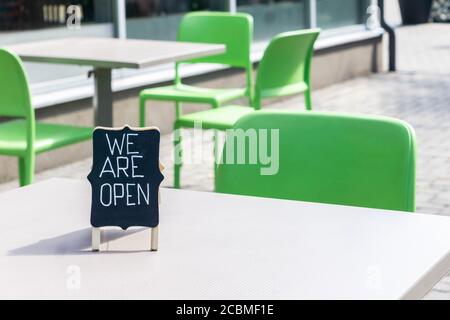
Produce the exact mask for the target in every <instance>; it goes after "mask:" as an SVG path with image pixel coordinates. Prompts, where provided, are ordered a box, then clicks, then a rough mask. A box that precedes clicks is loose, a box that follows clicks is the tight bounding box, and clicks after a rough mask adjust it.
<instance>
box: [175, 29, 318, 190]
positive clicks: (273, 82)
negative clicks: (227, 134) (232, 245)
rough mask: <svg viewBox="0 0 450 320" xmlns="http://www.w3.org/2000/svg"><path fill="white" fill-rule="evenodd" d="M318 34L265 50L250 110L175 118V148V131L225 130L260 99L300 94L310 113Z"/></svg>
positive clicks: (283, 37)
mask: <svg viewBox="0 0 450 320" xmlns="http://www.w3.org/2000/svg"><path fill="white" fill-rule="evenodd" d="M319 33H320V29H308V30H300V31H292V32H284V33H281V34H279V35H277V36H276V37H275V38H274V39H273V40H272V41H271V42H270V44H269V46H268V47H267V49H266V50H265V52H264V55H263V58H262V60H261V62H260V64H259V68H258V73H257V77H256V85H255V93H254V99H252V101H251V107H245V106H233V105H231V106H224V107H220V108H217V109H210V110H205V111H199V112H193V113H189V114H185V115H178V117H177V120H176V121H175V127H174V130H175V136H174V144H175V146H178V148H179V149H181V145H179V143H180V142H181V137H180V133H179V129H181V128H193V127H195V126H196V124H198V123H201V124H202V128H203V129H217V130H226V129H229V128H231V127H232V126H233V125H234V124H235V123H236V121H237V120H239V119H240V118H241V117H243V116H244V115H247V114H249V113H251V112H253V111H255V110H260V109H261V103H262V100H263V99H266V98H276V97H282V96H287V95H293V94H299V93H304V94H305V105H306V109H307V110H311V86H310V73H311V72H310V70H311V60H312V55H313V47H314V43H315V41H316V39H317V37H318V36H319ZM215 148H216V149H217V146H215ZM178 156H179V158H180V159H177V161H176V164H175V171H174V186H175V188H179V187H180V174H181V167H182V159H181V157H182V151H181V150H180V152H179V154H178Z"/></svg>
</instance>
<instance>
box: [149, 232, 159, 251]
mask: <svg viewBox="0 0 450 320" xmlns="http://www.w3.org/2000/svg"><path fill="white" fill-rule="evenodd" d="M151 229H152V235H151V244H150V251H158V227H155V228H151Z"/></svg>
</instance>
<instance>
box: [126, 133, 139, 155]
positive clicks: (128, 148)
mask: <svg viewBox="0 0 450 320" xmlns="http://www.w3.org/2000/svg"><path fill="white" fill-rule="evenodd" d="M137 135H138V134H137V133H129V134H127V154H139V152H137V151H130V146H132V145H133V144H134V143H133V142H130V136H137Z"/></svg>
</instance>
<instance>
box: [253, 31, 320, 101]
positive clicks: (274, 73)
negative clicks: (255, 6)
mask: <svg viewBox="0 0 450 320" xmlns="http://www.w3.org/2000/svg"><path fill="white" fill-rule="evenodd" d="M319 33H320V29H309V30H300V31H292V32H284V33H281V34H279V35H277V36H276V37H275V38H273V40H272V41H271V42H270V44H269V46H268V47H267V49H266V50H265V52H264V56H263V58H262V60H261V62H260V64H259V67H258V74H257V78H256V95H257V96H259V97H260V98H267V97H276V96H281V95H288V94H294V93H300V92H303V91H305V84H306V85H307V86H309V72H310V64H311V57H312V53H313V46H314V42H315V41H316V39H317V37H318V36H319ZM307 86H306V87H307Z"/></svg>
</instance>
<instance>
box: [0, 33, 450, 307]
mask: <svg viewBox="0 0 450 320" xmlns="http://www.w3.org/2000/svg"><path fill="white" fill-rule="evenodd" d="M397 35H398V72H396V73H383V74H375V75H372V76H369V77H366V78H358V79H354V80H350V81H347V82H343V83H340V84H337V85H334V86H331V87H328V88H325V89H322V90H317V91H315V92H314V94H313V102H314V108H315V110H326V111H345V112H358V113H366V114H382V115H387V116H392V117H397V118H400V119H403V120H405V121H407V122H409V123H410V124H411V125H412V126H413V127H414V128H415V130H416V134H417V140H418V164H417V211H419V212H423V213H430V214H441V215H449V216H450V125H449V123H450V37H449V35H450V24H430V25H420V26H413V27H402V28H399V29H398V31H397ZM302 105H303V102H302V98H301V97H296V98H293V99H288V100H285V101H283V102H281V103H277V104H276V105H274V106H273V107H280V108H299V109H301V108H302ZM186 142H189V139H186ZM195 145H197V146H198V145H201V143H199V142H196V143H195ZM210 150H211V145H210V143H208V142H206V143H203V152H205V153H208V152H210ZM161 152H162V161H163V162H164V163H165V164H167V170H166V171H165V175H166V177H167V178H166V180H165V182H164V184H165V185H171V183H172V180H171V177H172V170H171V165H170V164H171V163H172V160H171V142H170V136H165V137H163V143H162V150H161ZM196 156H197V157H198V154H197V155H196ZM90 163H91V160H90V159H87V160H85V161H81V162H78V163H75V164H71V165H68V166H65V167H61V168H58V169H54V170H50V171H46V172H43V173H41V174H38V175H37V180H44V179H47V178H49V177H54V176H63V177H78V178H79V177H86V175H87V173H88V171H89V169H90ZM16 186H17V182H11V183H7V184H3V185H0V191H4V190H9V189H11V188H14V187H16ZM212 186H213V180H212V166H211V162H210V161H209V162H207V163H206V164H198V165H186V166H185V167H184V171H183V187H185V188H191V189H197V190H212ZM449 232H450V231H449ZM427 298H436V299H450V276H447V277H446V278H444V279H443V280H442V281H441V282H440V283H439V284H438V285H436V287H435V288H434V290H433V291H432V292H431V293H430V294H429V295H428V296H427Z"/></svg>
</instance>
